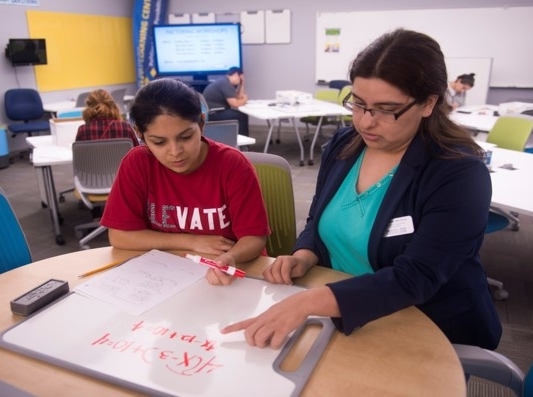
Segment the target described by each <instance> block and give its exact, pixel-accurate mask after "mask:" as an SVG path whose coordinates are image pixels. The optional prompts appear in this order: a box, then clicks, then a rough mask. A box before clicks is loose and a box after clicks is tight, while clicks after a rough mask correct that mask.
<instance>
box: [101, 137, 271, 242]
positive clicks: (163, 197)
mask: <svg viewBox="0 0 533 397" xmlns="http://www.w3.org/2000/svg"><path fill="white" fill-rule="evenodd" d="M202 139H203V140H204V141H206V142H207V143H208V144H209V149H208V153H207V156H206V159H205V161H204V163H203V164H202V165H201V166H200V167H199V168H198V169H196V170H195V171H193V172H192V173H190V174H178V173H176V172H174V171H171V170H169V169H168V168H166V167H164V166H163V165H161V163H159V161H157V159H156V158H155V157H154V156H153V155H152V153H151V152H150V151H149V150H148V148H147V147H145V146H138V147H135V148H133V149H132V150H131V151H130V152H129V153H128V154H127V155H126V156H125V157H124V159H123V160H122V163H121V165H120V169H119V171H118V174H117V177H116V179H115V182H114V184H113V188H112V189H111V193H110V195H109V198H108V201H107V203H106V206H105V210H104V214H103V217H102V219H101V224H102V225H104V226H106V227H109V228H112V229H118V230H143V229H151V230H158V231H163V232H169V233H192V234H205V235H219V236H220V235H221V236H224V237H226V238H228V239H231V240H233V241H237V240H238V239H239V238H241V237H243V236H267V235H269V234H270V229H269V226H268V218H267V213H266V209H265V205H264V203H263V198H262V196H261V189H260V186H259V181H258V179H257V174H256V172H255V169H254V167H253V165H252V164H251V163H250V161H249V160H248V159H247V158H246V157H245V156H244V155H243V154H242V153H241V152H240V151H238V150H236V149H234V148H231V147H229V146H225V145H221V144H219V143H217V142H214V141H212V140H209V139H206V138H202Z"/></svg>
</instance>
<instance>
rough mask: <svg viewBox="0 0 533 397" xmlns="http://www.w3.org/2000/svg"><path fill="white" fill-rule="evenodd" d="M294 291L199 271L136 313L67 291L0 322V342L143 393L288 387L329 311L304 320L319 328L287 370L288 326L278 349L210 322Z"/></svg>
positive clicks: (294, 391)
mask: <svg viewBox="0 0 533 397" xmlns="http://www.w3.org/2000/svg"><path fill="white" fill-rule="evenodd" d="M299 291H301V288H299V287H295V286H287V285H274V284H270V283H267V282H265V281H260V280H253V279H248V278H246V279H239V280H236V281H235V282H234V283H233V284H231V285H229V286H225V287H217V286H212V285H209V284H208V283H207V281H206V280H205V278H203V279H201V280H199V281H197V282H196V283H195V284H193V285H192V286H190V287H188V288H186V289H185V290H183V291H181V292H180V293H178V294H176V295H175V296H173V297H171V298H169V299H167V300H166V301H164V302H163V303H162V304H159V305H157V306H155V307H154V308H152V309H150V310H148V311H147V312H145V313H143V314H141V315H134V314H128V313H126V312H123V311H119V310H118V309H117V308H116V307H114V306H112V305H109V304H107V303H104V302H102V301H98V300H96V299H91V298H88V297H86V296H83V295H81V294H78V293H76V292H74V293H71V294H70V295H67V296H66V298H64V299H62V300H60V301H59V302H57V303H55V304H53V305H52V306H50V307H48V308H46V309H44V310H43V311H41V312H38V313H37V314H35V315H34V316H32V317H30V318H28V319H27V320H25V321H23V322H21V323H18V324H16V325H15V326H13V327H12V328H10V329H8V330H6V331H4V332H3V333H2V334H1V335H0V345H1V346H2V347H4V348H7V349H10V350H14V351H16V352H20V353H23V354H26V355H29V356H31V357H35V358H37V359H40V360H43V361H46V362H50V363H52V364H54V365H58V366H62V367H65V368H67V369H70V370H73V371H77V372H81V373H83V374H85V375H88V376H93V377H96V378H100V379H103V380H105V381H108V382H111V383H115V384H118V385H120V386H123V387H126V388H130V389H133V390H136V391H140V392H142V393H144V394H146V395H150V396H156V395H158V396H175V395H179V396H181V397H200V396H201V397H209V396H212V397H215V396H216V397H219V396H265V397H267V396H268V397H270V396H297V395H299V394H300V392H301V390H302V388H303V386H304V385H305V383H306V381H307V378H308V376H309V375H310V373H311V372H312V370H313V368H314V365H315V364H316V361H317V360H318V359H319V358H320V354H321V353H322V351H323V350H324V348H325V347H326V345H327V343H328V342H329V339H330V337H331V335H332V333H333V332H334V326H333V323H332V322H331V320H330V319H329V318H328V319H325V318H312V319H310V324H319V325H321V326H322V330H321V332H320V334H319V336H318V337H317V339H316V340H315V342H314V345H313V347H312V349H310V350H309V353H308V354H307V356H306V357H305V359H304V362H303V363H302V364H301V366H300V368H298V369H297V370H296V371H291V372H287V371H282V370H281V369H280V365H281V363H282V361H283V358H284V354H287V353H288V350H287V348H288V349H289V351H290V345H291V342H293V341H294V340H295V339H297V334H295V335H293V337H292V338H291V340H290V341H289V342H288V343H287V344H286V346H285V348H284V349H283V350H281V352H280V351H279V350H274V349H270V348H265V349H260V348H256V347H250V346H248V345H247V343H246V342H245V340H244V335H243V333H242V332H237V333H233V334H228V335H222V334H221V333H220V331H219V330H220V328H221V327H223V326H225V325H228V324H229V323H233V322H236V321H240V320H243V319H245V318H248V317H252V316H255V315H258V314H259V313H261V312H262V311H264V310H266V309H267V308H268V307H270V306H271V305H272V304H273V303H275V302H277V301H279V300H281V299H283V298H285V297H287V296H289V295H292V294H294V293H296V292H299ZM58 381H59V380H58ZM258 386H259V387H258ZM265 386H267V387H265Z"/></svg>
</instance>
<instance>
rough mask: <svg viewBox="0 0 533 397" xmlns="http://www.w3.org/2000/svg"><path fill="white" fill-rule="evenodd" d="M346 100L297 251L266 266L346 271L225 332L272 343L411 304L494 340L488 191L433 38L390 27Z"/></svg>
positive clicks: (361, 59)
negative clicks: (313, 325)
mask: <svg viewBox="0 0 533 397" xmlns="http://www.w3.org/2000/svg"><path fill="white" fill-rule="evenodd" d="M350 81H351V82H352V92H351V93H350V94H349V95H348V96H347V97H346V98H345V99H344V106H345V107H347V108H348V109H351V110H352V115H353V126H352V127H349V128H345V129H342V130H339V131H338V132H337V133H336V134H335V136H334V138H333V139H332V140H331V142H330V143H329V144H328V146H327V149H326V151H325V152H324V155H323V158H322V162H321V166H320V171H319V175H318V180H317V186H316V192H315V196H314V198H313V202H312V204H311V208H310V211H309V217H308V220H307V224H306V227H305V229H304V231H303V232H302V233H301V235H300V236H299V238H298V241H297V243H296V246H295V248H294V252H293V254H292V255H290V256H281V257H278V258H277V259H276V261H275V262H274V263H273V264H272V265H271V266H270V267H269V268H268V269H267V270H265V272H264V277H265V279H267V280H269V281H271V282H273V283H285V284H291V283H292V279H293V278H295V277H301V276H303V275H304V274H305V273H306V272H307V271H308V270H309V269H310V268H311V267H312V266H315V265H321V266H327V267H331V268H333V269H337V270H341V271H344V272H347V273H350V274H353V276H354V277H352V278H350V279H348V280H345V281H340V282H336V283H332V284H329V285H327V286H324V287H319V288H312V289H309V290H306V291H304V292H301V293H298V294H296V295H293V296H291V297H289V298H287V299H285V300H284V301H281V302H279V303H278V304H276V305H274V306H273V307H272V308H270V309H269V310H267V311H266V312H264V313H263V314H261V315H259V316H258V317H255V318H253V319H249V320H245V321H242V322H239V323H237V324H233V325H230V326H228V327H226V328H225V329H223V332H233V331H237V330H242V329H244V330H245V335H246V340H247V341H248V343H250V344H252V345H257V346H266V345H270V346H272V347H279V346H280V345H281V344H282V343H283V342H284V340H285V338H286V337H287V336H288V334H289V333H290V332H292V331H293V330H294V329H296V328H297V327H298V326H300V325H301V324H302V323H303V322H304V321H305V320H306V319H307V317H308V316H310V315H318V316H330V317H331V318H332V320H333V322H334V323H335V325H336V326H337V328H338V329H339V331H342V332H344V333H346V334H349V333H351V332H352V331H354V330H356V329H357V328H358V327H361V326H364V325H365V324H366V323H368V322H369V321H372V320H375V319H377V318H380V317H383V316H386V315H388V314H391V313H393V312H396V311H398V310H401V309H403V308H405V307H408V306H412V305H416V306H417V307H418V308H419V309H420V310H422V311H423V312H424V313H426V314H427V315H428V316H429V317H430V318H431V319H432V320H433V321H434V322H435V323H436V324H437V325H438V326H439V327H440V329H441V330H442V331H443V332H444V333H445V334H446V336H447V337H448V338H449V340H450V341H451V342H453V343H463V344H471V345H478V346H481V347H484V348H488V349H495V348H496V347H497V346H498V343H499V340H500V336H501V332H502V330H501V324H500V321H499V318H498V315H497V313H496V311H495V308H494V305H493V302H492V299H491V295H490V291H489V287H488V284H487V278H486V274H485V272H484V270H483V268H482V265H481V262H480V258H479V249H480V247H481V244H482V242H483V237H484V231H485V226H486V223H487V218H488V211H489V205H490V201H491V193H492V190H491V182H490V176H489V172H488V170H487V167H486V166H485V164H484V162H483V160H482V158H483V151H482V149H481V148H480V147H479V146H477V145H476V144H475V142H474V141H473V140H472V139H471V137H470V136H469V134H468V132H467V131H465V130H464V129H462V128H461V127H459V126H457V125H456V124H454V123H453V122H452V121H450V119H449V118H448V117H447V114H448V109H447V104H446V102H445V100H444V96H445V92H446V87H447V75H446V66H445V63H444V56H443V54H442V52H441V50H440V47H439V45H438V43H437V42H435V41H434V40H433V39H432V38H430V37H428V36H426V35H424V34H421V33H418V32H413V31H408V30H403V29H398V30H396V31H394V32H391V33H387V34H385V35H383V36H381V37H380V38H378V39H377V40H375V41H374V42H373V43H372V44H370V45H369V46H368V47H367V48H366V49H365V50H363V51H362V52H361V53H359V55H358V56H357V57H356V59H355V60H354V61H353V63H352V65H351V68H350Z"/></svg>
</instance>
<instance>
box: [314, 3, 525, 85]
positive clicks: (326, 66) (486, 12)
mask: <svg viewBox="0 0 533 397" xmlns="http://www.w3.org/2000/svg"><path fill="white" fill-rule="evenodd" d="M531 21H533V7H506V8H505V7H489V8H460V9H427V10H388V11H361V12H335V13H317V22H316V80H317V81H321V80H323V81H330V80H336V79H345V78H346V77H347V75H348V68H349V65H350V62H351V61H352V59H353V58H354V57H355V56H356V55H357V53H358V52H359V51H360V50H362V49H363V48H364V47H366V46H367V45H368V44H369V43H370V42H371V41H372V40H374V39H376V38H377V37H379V36H381V35H382V34H383V33H386V32H388V31H391V30H393V29H396V28H399V27H403V28H406V29H412V30H417V31H419V32H422V33H426V34H428V35H430V36H431V37H433V38H434V39H435V40H437V41H438V42H439V44H440V46H441V49H442V51H443V53H444V56H445V57H446V58H492V68H491V74H490V81H489V86H491V87H522V88H531V87H533V72H532V65H533V51H531V45H530V44H528V43H529V40H530V37H533V23H532V22H531Z"/></svg>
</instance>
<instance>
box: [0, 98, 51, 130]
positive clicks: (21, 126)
mask: <svg viewBox="0 0 533 397" xmlns="http://www.w3.org/2000/svg"><path fill="white" fill-rule="evenodd" d="M4 106H5V110H6V116H7V117H8V118H9V119H10V120H12V121H18V122H19V123H14V124H8V126H7V128H8V130H9V131H10V132H11V133H12V136H13V137H15V136H16V135H17V134H28V136H31V135H32V134H33V133H34V132H41V131H48V132H50V123H49V121H48V120H42V119H43V118H44V117H45V111H44V108H43V102H42V100H41V96H40V95H39V93H38V92H37V91H36V90H34V89H31V88H15V89H11V90H7V91H6V93H5V94H4Z"/></svg>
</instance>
